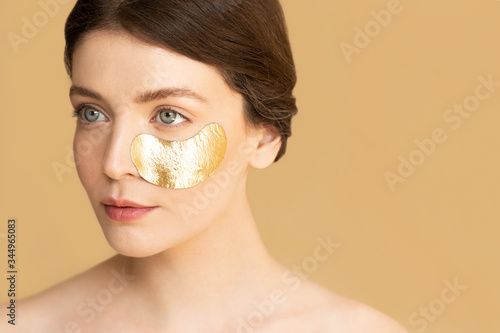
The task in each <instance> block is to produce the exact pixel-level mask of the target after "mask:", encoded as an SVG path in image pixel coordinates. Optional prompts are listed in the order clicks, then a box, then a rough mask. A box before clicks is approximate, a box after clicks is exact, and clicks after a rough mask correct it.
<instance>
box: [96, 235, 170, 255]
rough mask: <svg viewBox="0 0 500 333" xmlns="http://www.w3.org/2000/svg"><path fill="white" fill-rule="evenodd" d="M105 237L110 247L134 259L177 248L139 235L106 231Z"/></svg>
mask: <svg viewBox="0 0 500 333" xmlns="http://www.w3.org/2000/svg"><path fill="white" fill-rule="evenodd" d="M104 236H105V237H106V240H107V241H108V243H109V245H110V246H111V247H112V248H113V250H115V251H116V252H117V253H119V254H121V255H124V256H127V257H134V258H143V257H150V256H153V255H155V254H158V253H160V252H163V251H165V250H168V249H169V248H172V247H174V246H175V244H166V243H167V242H166V241H165V240H163V241H162V242H158V241H156V242H155V241H154V240H150V239H144V238H143V237H140V236H138V235H137V236H131V235H124V234H123V233H117V232H106V231H105V232H104Z"/></svg>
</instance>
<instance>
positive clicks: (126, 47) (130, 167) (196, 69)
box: [70, 31, 259, 256]
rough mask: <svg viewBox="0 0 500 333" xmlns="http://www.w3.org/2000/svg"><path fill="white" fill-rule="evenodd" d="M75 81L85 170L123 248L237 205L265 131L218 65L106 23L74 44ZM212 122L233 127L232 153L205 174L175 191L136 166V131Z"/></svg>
mask: <svg viewBox="0 0 500 333" xmlns="http://www.w3.org/2000/svg"><path fill="white" fill-rule="evenodd" d="M72 83H73V86H72V89H71V92H70V97H71V103H72V104H73V107H74V108H75V110H76V111H77V113H78V116H77V117H78V121H77V127H76V131H75V137H74V144H73V149H74V153H75V162H76V166H77V170H78V175H79V177H80V180H81V182H82V184H83V186H84V188H85V190H86V191H87V194H88V197H89V199H90V201H91V203H92V206H93V208H94V211H95V213H96V215H97V218H98V220H99V222H100V224H101V227H102V229H103V231H104V234H105V236H106V238H107V240H108V242H109V243H110V244H111V246H112V247H113V248H114V249H115V250H116V251H118V252H119V253H122V254H125V255H129V256H147V255H152V254H155V253H158V252H160V251H163V250H165V249H167V248H169V247H172V246H174V245H176V244H179V243H181V242H183V241H185V240H188V239H190V238H192V237H194V236H195V235H197V234H199V233H200V232H201V231H202V230H204V229H206V228H207V227H208V226H211V225H213V224H214V222H213V221H215V220H217V219H220V218H221V217H222V216H223V214H227V213H228V212H231V209H237V207H238V204H239V202H241V200H240V199H242V198H243V196H244V193H245V182H246V176H247V171H248V165H249V161H250V159H251V156H252V154H253V153H254V151H255V149H256V148H257V146H258V144H259V143H258V140H259V138H258V136H256V135H252V133H253V132H252V130H248V129H247V127H246V126H245V121H244V115H243V98H242V96H241V95H240V94H238V93H236V92H234V91H232V90H231V89H230V88H229V86H228V85H227V84H226V82H225V81H224V79H223V78H222V76H221V75H220V73H219V72H218V71H217V70H216V69H214V68H212V67H210V66H207V65H205V64H203V63H200V62H197V61H194V60H191V59H189V58H187V57H184V56H181V55H179V54H176V53H173V52H171V51H168V50H166V49H163V48H160V47H156V46H151V45H149V44H145V43H143V42H141V41H139V40H137V39H135V38H133V37H131V36H130V35H128V34H127V33H124V32H116V31H115V32H111V31H99V32H93V33H91V34H89V35H87V36H86V37H85V38H84V40H83V41H82V42H81V43H80V44H79V45H78V47H77V49H76V50H75V53H74V55H73V73H72ZM167 91H168V92H169V93H166V92H167ZM214 122H215V123H218V124H220V125H221V126H222V127H223V128H224V130H225V133H226V137H227V151H226V154H225V157H224V160H223V162H222V164H221V165H220V166H219V168H218V169H217V170H216V171H215V172H214V173H213V174H212V175H211V176H210V177H208V178H207V179H206V180H205V181H203V182H202V183H200V184H198V185H196V186H194V187H191V188H187V189H167V188H163V187H160V186H157V185H153V184H151V183H148V182H147V181H145V180H144V179H143V178H141V176H140V175H139V174H138V172H137V170H136V168H135V166H134V164H133V162H132V160H131V156H130V147H131V143H132V140H133V139H134V138H135V137H136V136H137V135H139V134H150V135H154V136H156V137H159V138H162V139H166V140H186V139H188V138H190V137H192V136H194V135H195V134H196V133H198V132H199V131H200V130H201V129H202V128H203V127H205V126H206V125H208V124H210V123H214ZM133 207H135V208H133Z"/></svg>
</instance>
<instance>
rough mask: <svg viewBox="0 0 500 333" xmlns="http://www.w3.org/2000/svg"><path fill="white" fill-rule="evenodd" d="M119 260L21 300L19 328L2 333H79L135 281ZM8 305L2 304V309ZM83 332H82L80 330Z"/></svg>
mask: <svg viewBox="0 0 500 333" xmlns="http://www.w3.org/2000/svg"><path fill="white" fill-rule="evenodd" d="M121 260H122V259H121V258H120V257H118V256H116V257H113V258H111V259H108V260H106V261H104V262H102V263H100V264H99V265H97V266H94V267H92V268H91V269H89V270H87V271H85V272H83V273H81V274H79V275H76V276H74V277H72V278H70V279H68V280H66V281H63V282H61V283H59V284H57V285H55V286H53V287H51V288H49V289H47V290H44V291H42V292H40V293H38V294H36V295H33V296H31V297H28V298H25V299H21V300H18V301H17V302H16V308H17V309H18V313H19V316H18V318H16V323H15V325H12V324H9V323H8V322H7V321H3V322H1V323H0V332H23V333H24V332H25V333H30V332H34V333H35V332H36V333H42V332H57V333H69V332H78V331H79V329H81V328H83V327H82V326H83V325H85V323H86V321H89V319H93V318H94V317H95V316H96V314H97V313H98V312H99V311H102V310H103V309H104V306H103V304H100V303H107V302H108V300H109V299H110V298H112V297H113V296H115V295H117V294H119V292H120V291H121V290H122V289H123V288H124V286H125V285H126V284H128V281H129V280H130V279H131V277H129V276H128V275H127V274H126V272H124V271H122V270H121V269H120V261H121ZM7 306H8V303H4V304H1V307H2V308H5V307H7ZM80 331H81V330H80Z"/></svg>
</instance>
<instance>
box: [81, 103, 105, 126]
mask: <svg viewBox="0 0 500 333" xmlns="http://www.w3.org/2000/svg"><path fill="white" fill-rule="evenodd" d="M80 115H81V118H82V120H84V121H86V122H89V123H93V122H96V121H103V120H106V119H107V118H106V116H104V115H103V114H102V113H101V112H100V111H98V110H96V109H94V108H92V107H83V108H82V109H81V111H80Z"/></svg>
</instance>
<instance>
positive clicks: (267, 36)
mask: <svg viewBox="0 0 500 333" xmlns="http://www.w3.org/2000/svg"><path fill="white" fill-rule="evenodd" d="M99 29H122V30H124V31H126V32H128V33H130V34H131V35H132V36H134V37H136V38H138V39H140V40H142V41H145V42H147V43H150V44H154V45H159V46H162V47H165V48H167V49H170V50H172V51H174V52H177V53H179V54H181V55H184V56H186V57H189V58H191V59H194V60H197V61H200V62H203V63H205V64H207V65H210V66H213V67H216V68H218V69H219V71H220V72H221V74H222V76H223V77H224V79H225V80H226V82H227V84H228V85H229V86H230V87H231V88H232V89H233V90H235V91H237V92H238V93H240V94H241V95H242V96H243V97H244V99H245V108H244V109H245V118H246V120H247V123H250V124H253V125H260V124H265V125H272V126H274V127H275V128H276V129H277V130H278V131H279V133H280V134H281V149H280V151H279V152H278V155H277V156H276V161H277V160H278V159H279V158H281V156H283V154H284V153H285V150H286V143H287V139H288V137H289V136H290V135H291V119H292V117H293V116H294V115H295V114H296V113H297V107H296V105H295V98H294V97H293V95H292V90H293V88H294V86H295V83H296V80H297V78H296V73H295V66H294V61H293V57H292V52H291V48H290V43H289V40H288V34H287V28H286V25H285V19H284V15H283V10H282V8H281V5H280V3H279V1H278V0H78V2H77V3H76V5H75V7H74V8H73V10H72V12H71V13H70V15H69V17H68V19H67V21H66V27H65V37H66V49H65V59H64V60H65V65H66V70H67V71H68V74H69V75H70V76H71V72H72V55H73V52H74V51H75V48H76V47H77V44H78V42H79V41H81V39H82V37H83V36H84V35H85V34H86V33H89V32H91V31H94V30H99Z"/></svg>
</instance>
